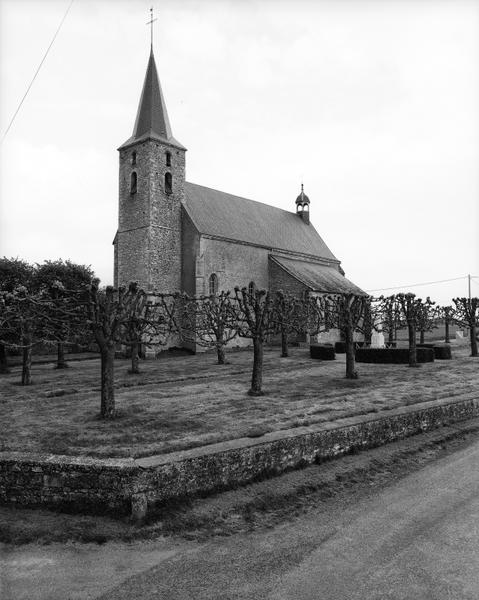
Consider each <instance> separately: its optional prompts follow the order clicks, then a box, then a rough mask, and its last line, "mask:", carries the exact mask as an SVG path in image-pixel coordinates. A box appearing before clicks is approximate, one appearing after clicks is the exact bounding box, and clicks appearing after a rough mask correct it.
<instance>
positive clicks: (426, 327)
mask: <svg viewBox="0 0 479 600" xmlns="http://www.w3.org/2000/svg"><path fill="white" fill-rule="evenodd" d="M439 314H440V309H439V307H438V306H436V303H435V302H432V300H430V299H429V298H427V299H426V301H425V302H423V303H422V304H421V305H420V306H419V307H418V311H417V329H418V331H419V343H420V344H424V336H425V333H426V332H427V331H432V330H433V329H435V328H436V327H437V326H438V325H437V320H438V318H439Z"/></svg>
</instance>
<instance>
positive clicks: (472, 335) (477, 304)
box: [452, 298, 479, 356]
mask: <svg viewBox="0 0 479 600" xmlns="http://www.w3.org/2000/svg"><path fill="white" fill-rule="evenodd" d="M452 301H453V302H454V304H455V306H456V311H455V316H454V319H455V321H456V322H457V323H460V324H461V325H462V326H463V327H468V328H469V340H470V344H471V356H477V355H478V354H477V328H478V326H479V298H453V299H452Z"/></svg>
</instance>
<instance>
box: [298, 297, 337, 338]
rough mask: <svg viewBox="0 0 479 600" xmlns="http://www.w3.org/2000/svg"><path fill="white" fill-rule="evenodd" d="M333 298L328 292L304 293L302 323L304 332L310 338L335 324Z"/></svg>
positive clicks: (333, 326)
mask: <svg viewBox="0 0 479 600" xmlns="http://www.w3.org/2000/svg"><path fill="white" fill-rule="evenodd" d="M333 304H334V298H333V297H332V296H330V295H328V294H310V293H307V294H306V295H305V298H304V301H303V313H304V314H303V317H302V323H303V327H304V332H305V333H307V334H308V335H309V336H310V338H311V337H313V338H314V337H316V336H317V335H319V334H320V333H324V332H326V331H329V330H330V329H333V328H335V327H336V326H337V323H336V322H335V318H336V317H335V315H334V311H333Z"/></svg>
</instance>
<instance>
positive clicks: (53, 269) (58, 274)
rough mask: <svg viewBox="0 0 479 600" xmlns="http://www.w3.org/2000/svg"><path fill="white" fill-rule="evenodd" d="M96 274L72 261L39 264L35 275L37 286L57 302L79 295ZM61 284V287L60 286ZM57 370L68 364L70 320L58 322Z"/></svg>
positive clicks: (47, 261)
mask: <svg viewBox="0 0 479 600" xmlns="http://www.w3.org/2000/svg"><path fill="white" fill-rule="evenodd" d="M94 278H95V274H94V272H93V271H92V269H91V267H90V266H86V265H78V264H76V263H73V262H71V261H70V260H66V261H64V260H62V259H59V260H54V261H52V260H46V261H45V262H44V263H43V264H37V265H36V268H35V270H34V273H33V281H34V282H35V286H36V287H37V288H38V289H40V288H43V289H45V290H46V291H47V292H48V293H50V294H51V296H52V299H53V300H54V301H55V302H57V301H58V300H60V296H63V297H65V298H66V297H67V296H72V295H75V294H78V293H79V292H80V291H81V290H82V289H83V288H84V287H85V286H86V285H89V284H91V283H92V281H93V279H94ZM58 283H61V286H59V285H58ZM57 325H58V328H59V329H58V331H57V337H58V340H59V341H58V342H57V364H56V368H57V369H65V368H66V367H68V363H67V362H66V360H65V342H66V341H67V340H69V339H71V338H72V336H71V335H70V333H71V332H70V331H69V328H70V326H71V323H70V320H69V318H68V317H67V318H65V319H63V320H61V319H60V320H58V321H57Z"/></svg>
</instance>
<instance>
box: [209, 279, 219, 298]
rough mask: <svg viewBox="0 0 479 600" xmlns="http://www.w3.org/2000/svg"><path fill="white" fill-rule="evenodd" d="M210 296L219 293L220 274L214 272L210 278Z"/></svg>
mask: <svg viewBox="0 0 479 600" xmlns="http://www.w3.org/2000/svg"><path fill="white" fill-rule="evenodd" d="M208 284H209V293H210V296H213V295H214V294H217V293H218V275H216V273H212V274H211V275H210V278H209V280H208Z"/></svg>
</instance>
